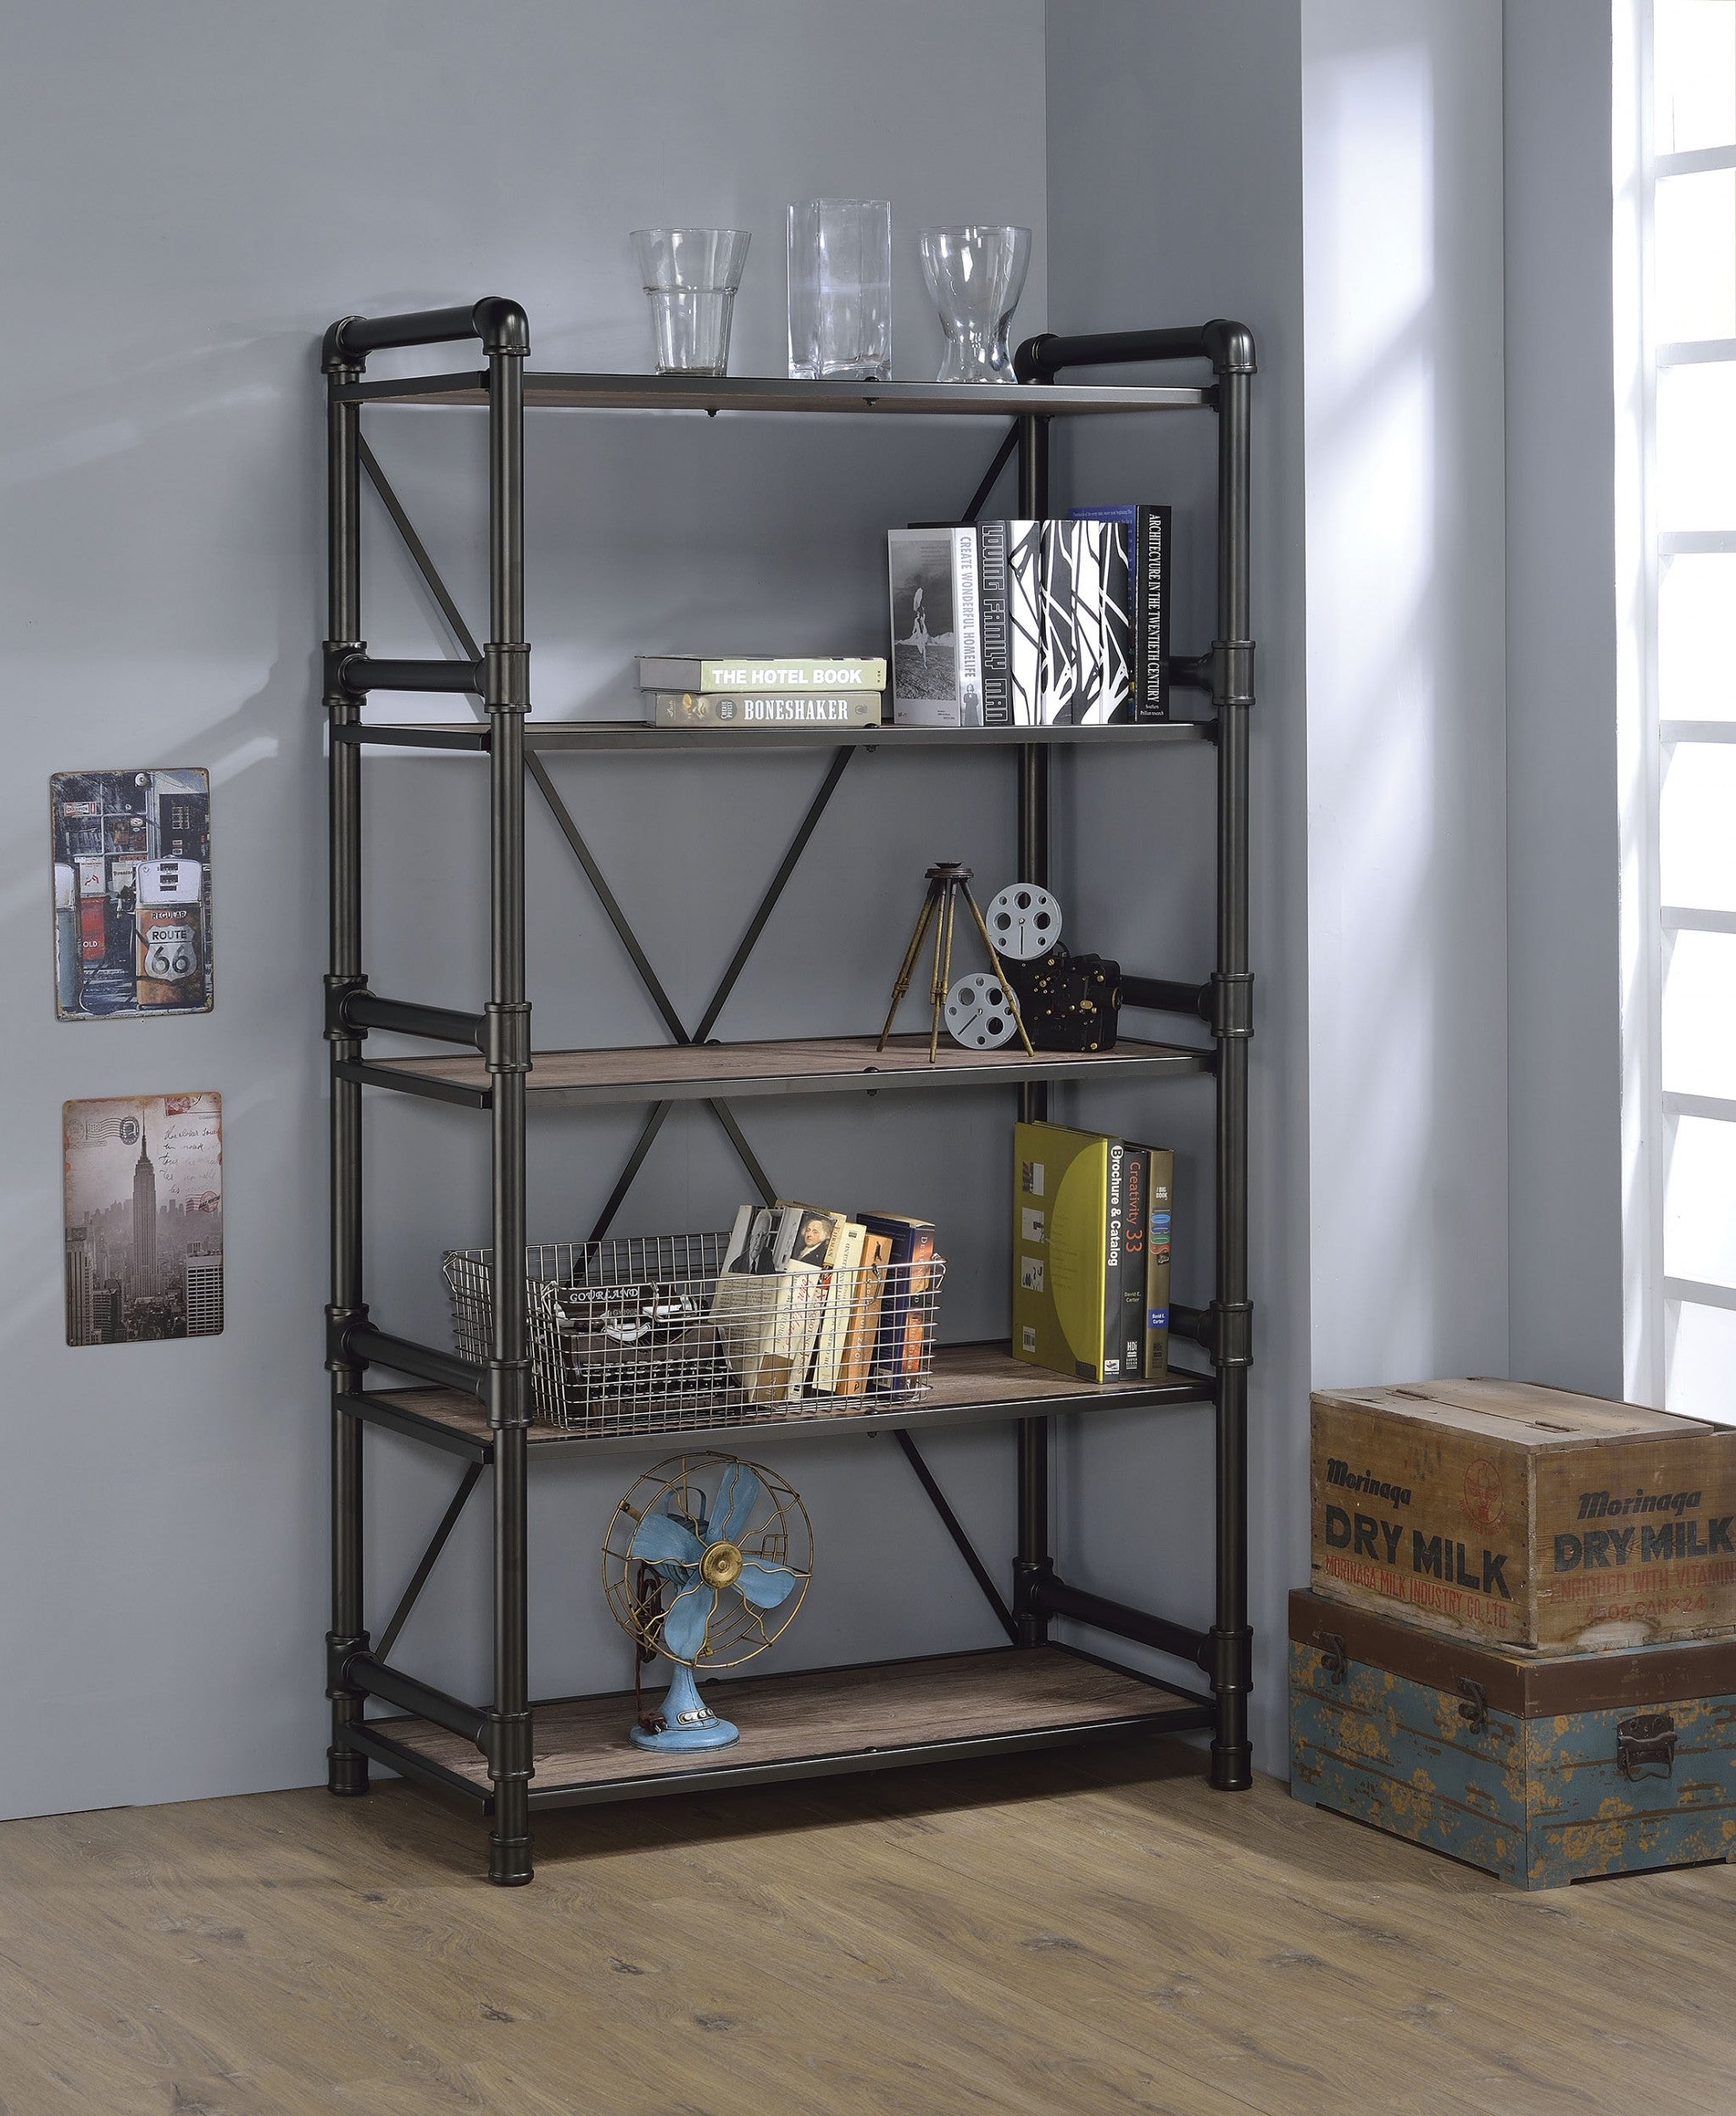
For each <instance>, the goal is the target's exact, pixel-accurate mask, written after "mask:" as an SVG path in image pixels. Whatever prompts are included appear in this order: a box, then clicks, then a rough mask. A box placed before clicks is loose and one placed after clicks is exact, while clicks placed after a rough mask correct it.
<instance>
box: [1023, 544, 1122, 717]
mask: <svg viewBox="0 0 1736 2116" xmlns="http://www.w3.org/2000/svg"><path fill="white" fill-rule="evenodd" d="M1130 606H1131V604H1130V597H1129V593H1128V566H1127V528H1126V526H1124V525H1123V524H1122V523H1121V522H1119V521H1077V520H1068V521H1048V522H1045V523H1044V524H1043V722H1044V723H1045V724H1048V725H1053V724H1054V723H1055V722H1058V721H1065V722H1066V723H1067V724H1068V725H1070V726H1072V727H1102V726H1104V725H1105V724H1106V723H1107V722H1109V721H1112V720H1116V719H1125V718H1126V717H1127V716H1128V714H1129V713H1130V712H1131V710H1132V659H1133V635H1132V623H1131V621H1130V619H1129V615H1128V611H1129V609H1130Z"/></svg>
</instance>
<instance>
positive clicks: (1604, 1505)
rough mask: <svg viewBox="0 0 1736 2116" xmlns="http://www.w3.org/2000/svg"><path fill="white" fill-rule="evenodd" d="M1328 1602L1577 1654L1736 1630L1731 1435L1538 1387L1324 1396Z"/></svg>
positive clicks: (1735, 1467)
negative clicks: (1340, 1602)
mask: <svg viewBox="0 0 1736 2116" xmlns="http://www.w3.org/2000/svg"><path fill="white" fill-rule="evenodd" d="M1312 1485H1313V1490H1312V1523H1311V1534H1312V1540H1313V1552H1312V1584H1313V1587H1314V1589H1315V1591H1316V1593H1317V1594H1322V1595H1330V1596H1331V1597H1332V1598H1333V1600H1334V1601H1348V1602H1350V1603H1353V1604H1355V1606H1358V1607H1360V1608H1365V1609H1370V1610H1377V1611H1382V1612H1387V1613H1389V1614H1394V1615H1399V1616H1401V1617H1402V1618H1404V1619H1405V1622H1407V1623H1416V1624H1422V1625H1423V1626H1425V1627H1427V1629H1432V1630H1436V1631H1441V1632H1445V1633H1448V1634H1451V1635H1453V1636H1455V1637H1459V1638H1466V1639H1474V1640H1483V1641H1485V1642H1486V1643H1488V1644H1490V1645H1522V1646H1529V1647H1532V1648H1534V1649H1535V1650H1537V1651H1540V1652H1546V1653H1569V1652H1576V1651H1587V1650H1589V1649H1592V1648H1598V1647H1622V1646H1634V1645H1645V1644H1648V1643H1650V1642H1653V1641H1655V1640H1664V1639H1673V1638H1695V1637H1704V1636H1709V1635H1711V1634H1717V1633H1718V1632H1721V1631H1726V1630H1729V1629H1733V1628H1736V1431H1728V1430H1723V1429H1721V1428H1717V1427H1714V1426H1709V1425H1705V1424H1702V1423H1700V1422H1699V1421H1698V1420H1697V1419H1693V1418H1678V1417H1670V1416H1668V1415H1667V1414H1666V1412H1661V1411H1647V1410H1644V1409H1642V1408H1640V1407H1639V1406H1638V1405H1635V1404H1627V1403H1610V1402H1606V1401H1605V1400H1603V1399H1601V1398H1600V1397H1595V1396H1580V1395H1572V1394H1571V1393H1570V1392H1569V1391H1567V1390H1566V1389H1541V1388H1538V1387H1535V1386H1533V1385H1532V1384H1527V1383H1523V1382H1511V1381H1428V1382H1419V1383H1417V1384H1416V1385H1415V1386H1413V1387H1409V1388H1391V1389H1323V1390H1321V1391H1320V1392H1318V1393H1317V1394H1316V1396H1315V1398H1314V1451H1313V1478H1312Z"/></svg>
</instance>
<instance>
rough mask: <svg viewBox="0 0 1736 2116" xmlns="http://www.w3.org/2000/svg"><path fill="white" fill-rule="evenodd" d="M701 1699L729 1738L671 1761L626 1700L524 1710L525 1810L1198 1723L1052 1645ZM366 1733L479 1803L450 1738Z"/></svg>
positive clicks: (390, 1730) (388, 1727) (480, 1787)
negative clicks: (733, 1736) (528, 1747)
mask: <svg viewBox="0 0 1736 2116" xmlns="http://www.w3.org/2000/svg"><path fill="white" fill-rule="evenodd" d="M653 1673H654V1674H655V1673H656V1671H655V1670H654V1671H653ZM705 1695H706V1700H707V1702H708V1703H709V1704H710V1705H711V1706H712V1707H713V1708H714V1709H715V1710H716V1711H718V1712H721V1713H723V1714H725V1715H726V1717H728V1718H731V1719H732V1720H734V1721H735V1722H736V1723H737V1725H738V1726H739V1727H740V1729H741V1739H740V1740H738V1741H737V1742H736V1743H734V1744H733V1745H732V1746H731V1747H729V1748H726V1749H713V1750H709V1751H698V1752H697V1753H695V1752H691V1751H690V1752H688V1753H687V1754H676V1755H671V1754H668V1753H665V1752H662V1751H657V1750H654V1749H640V1748H636V1747H635V1746H633V1744H632V1741H630V1740H629V1739H628V1738H627V1729H628V1728H629V1727H630V1726H631V1725H632V1719H633V1698H632V1691H631V1690H623V1691H620V1692H618V1693H616V1694H615V1695H612V1696H600V1697H576V1698H570V1699H564V1700H562V1701H559V1702H557V1703H553V1704H541V1705H538V1706H537V1707H536V1728H535V1741H536V1775H535V1777H534V1778H533V1779H531V1805H532V1806H533V1807H580V1806H585V1805H588V1804H590V1803H593V1802H598V1801H611V1800H636V1799H644V1798H647V1797H648V1796H654V1795H657V1794H659V1793H678V1792H685V1791H688V1790H693V1789H695V1788H696V1787H698V1788H703V1790H705V1791H708V1792H709V1791H713V1790H722V1789H724V1788H726V1787H727V1786H729V1785H732V1784H733V1785H754V1784H763V1783H765V1782H766V1781H768V1780H770V1779H777V1778H797V1777H813V1776H818V1775H823V1774H831V1773H843V1772H848V1771H865V1770H885V1769H887V1768H896V1767H899V1766H901V1765H907V1764H913V1763H926V1762H938V1761H942V1760H944V1759H947V1758H950V1757H966V1756H981V1755H982V1754H985V1753H987V1752H990V1751H994V1750H997V1749H999V1750H1007V1749H1019V1748H1040V1747H1051V1746H1059V1745H1060V1744H1063V1743H1066V1742H1071V1741H1082V1740H1093V1739H1096V1740H1103V1739H1106V1738H1109V1737H1110V1736H1113V1735H1119V1734H1127V1733H1134V1732H1149V1733H1161V1732H1165V1731H1170V1732H1180V1731H1183V1730H1185V1729H1188V1728H1190V1727H1199V1726H1204V1725H1205V1724H1207V1723H1209V1720H1210V1707H1209V1705H1208V1704H1207V1703H1206V1702H1205V1701H1204V1700H1203V1699H1201V1698H1198V1697H1189V1696H1186V1695H1185V1694H1184V1693H1182V1692H1180V1691H1177V1690H1169V1689H1166V1688H1165V1687H1163V1686H1162V1685H1161V1684H1155V1683H1152V1682H1149V1681H1148V1680H1146V1679H1144V1678H1143V1677H1141V1676H1138V1675H1133V1674H1130V1673H1126V1672H1124V1671H1123V1670H1121V1669H1120V1668H1109V1667H1107V1666H1105V1665H1104V1663H1103V1662H1100V1661H1094V1660H1092V1659H1089V1658H1088V1657H1086V1656H1085V1655H1083V1654H1077V1653H1072V1652H1069V1651H1067V1650H1066V1648H1065V1647H1063V1646H1054V1645H1051V1646H1038V1647H1032V1648H1028V1649H1026V1650H1023V1651H1015V1650H1013V1649H1011V1648H998V1649H994V1650H992V1651H988V1652H985V1653H955V1654H946V1655H943V1656H941V1657H938V1658H935V1659H932V1660H921V1661H902V1662H899V1661H892V1662H877V1663H875V1664H873V1665H871V1666H869V1667H865V1668H816V1669H810V1670H805V1671H804V1672H802V1673H796V1674H790V1675H761V1676H754V1675H749V1676H747V1677H744V1678H743V1679H739V1680H737V1679H727V1678H726V1679H719V1680H717V1681H715V1682H712V1683H708V1684H706V1686H705ZM367 1727H368V1732H369V1734H370V1736H371V1737H372V1740H371V1741H370V1747H371V1748H372V1749H373V1750H374V1752H375V1753H376V1754H380V1755H383V1756H384V1757H386V1759H387V1761H390V1760H391V1758H392V1751H393V1750H397V1751H401V1752H402V1753H403V1756H404V1758H405V1761H406V1762H407V1763H409V1764H410V1765H412V1766H414V1765H415V1764H420V1765H421V1766H422V1767H423V1768H426V1769H429V1770H431V1771H432V1772H433V1773H434V1774H437V1776H438V1777H439V1778H441V1779H443V1780H445V1781H446V1782H447V1784H448V1785H451V1786H453V1788H454V1789H455V1790H466V1789H467V1790H470V1792H471V1794H472V1796H474V1797H476V1798H479V1799H481V1800H482V1801H487V1799H488V1797H489V1793H490V1786H489V1780H488V1766H487V1762H486V1760H485V1759H484V1758H483V1757H482V1756H481V1753H480V1752H479V1751H477V1750H476V1748H474V1747H472V1746H471V1745H470V1743H469V1742H467V1741H466V1740H464V1738H463V1737H462V1736H461V1735H455V1734H451V1733H448V1731H447V1730H446V1729H444V1728H442V1727H437V1726H435V1725H434V1724H433V1723H432V1722H431V1721H429V1720H426V1719H416V1718H389V1719H370V1721H369V1722H368V1723H367Z"/></svg>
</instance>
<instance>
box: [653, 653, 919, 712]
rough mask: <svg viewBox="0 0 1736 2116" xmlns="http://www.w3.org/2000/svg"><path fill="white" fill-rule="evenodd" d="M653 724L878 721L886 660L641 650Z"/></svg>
mask: <svg viewBox="0 0 1736 2116" xmlns="http://www.w3.org/2000/svg"><path fill="white" fill-rule="evenodd" d="M639 689H640V691H641V693H643V697H644V701H645V718H646V719H647V720H648V721H649V722H650V724H651V725H652V726H653V727H737V728H741V729H743V730H752V729H754V728H766V727H879V725H880V724H881V720H882V715H883V710H884V701H885V693H886V663H885V661H884V660H880V659H878V658H875V657H870V658H869V659H867V660H863V659H861V658H860V657H856V658H852V657H850V656H849V655H843V656H839V657H837V658H835V659H834V658H830V657H821V658H819V659H815V657H813V656H811V655H807V656H803V655H795V656H791V655H783V656H780V655H776V654H753V655H748V656H745V657H744V656H743V655H740V654H737V655H733V656H728V657H724V656H719V657H716V658H711V657H708V656H706V655H704V654H641V655H640V656H639Z"/></svg>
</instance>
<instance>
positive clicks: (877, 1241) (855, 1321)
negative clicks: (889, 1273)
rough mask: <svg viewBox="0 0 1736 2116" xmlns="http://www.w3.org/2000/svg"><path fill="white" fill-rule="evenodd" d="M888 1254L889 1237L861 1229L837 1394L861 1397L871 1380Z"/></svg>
mask: <svg viewBox="0 0 1736 2116" xmlns="http://www.w3.org/2000/svg"><path fill="white" fill-rule="evenodd" d="M891 1254H892V1237H891V1236H890V1235H889V1234H871V1233H869V1232H868V1230H867V1228H863V1229H862V1258H861V1262H860V1265H859V1266H858V1267H857V1271H856V1274H855V1276H856V1298H855V1303H854V1306H853V1307H852V1308H851V1311H850V1320H849V1328H848V1330H847V1331H846V1332H845V1334H844V1354H843V1361H842V1362H841V1364H840V1366H839V1368H838V1377H837V1393H838V1394H839V1395H841V1396H865V1395H867V1393H868V1390H869V1388H870V1386H871V1384H872V1381H873V1378H874V1350H875V1345H876V1341H877V1340H878V1338H879V1334H880V1306H881V1302H882V1300H883V1299H884V1297H885V1294H886V1264H887V1257H888V1256H891Z"/></svg>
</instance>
